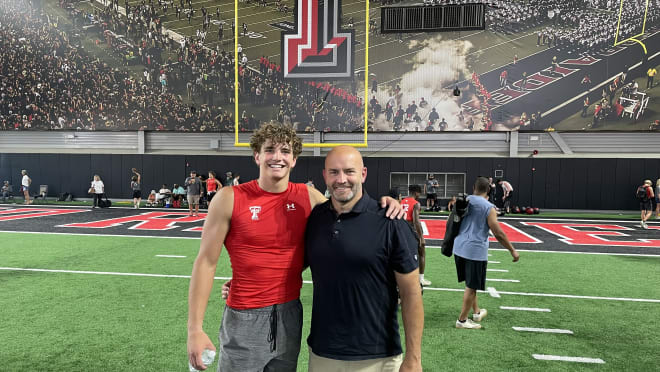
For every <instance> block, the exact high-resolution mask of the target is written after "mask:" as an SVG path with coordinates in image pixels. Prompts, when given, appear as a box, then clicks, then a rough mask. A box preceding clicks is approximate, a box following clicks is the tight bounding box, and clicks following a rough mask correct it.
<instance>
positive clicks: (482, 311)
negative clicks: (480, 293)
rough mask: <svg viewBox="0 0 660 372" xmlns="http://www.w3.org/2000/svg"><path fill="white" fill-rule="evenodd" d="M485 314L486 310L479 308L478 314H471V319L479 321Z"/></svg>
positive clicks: (486, 313)
mask: <svg viewBox="0 0 660 372" xmlns="http://www.w3.org/2000/svg"><path fill="white" fill-rule="evenodd" d="M486 315H488V310H486V309H481V311H479V314H472V320H474V321H475V322H480V321H482V320H483V319H484V318H485V317H486Z"/></svg>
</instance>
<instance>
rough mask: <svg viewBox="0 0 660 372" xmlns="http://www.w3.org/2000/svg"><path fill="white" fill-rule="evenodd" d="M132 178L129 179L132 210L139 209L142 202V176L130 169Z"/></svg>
mask: <svg viewBox="0 0 660 372" xmlns="http://www.w3.org/2000/svg"><path fill="white" fill-rule="evenodd" d="M131 171H132V172H133V177H131V190H132V191H133V208H135V209H140V202H141V201H142V176H141V175H140V173H138V171H137V169H135V168H132V169H131Z"/></svg>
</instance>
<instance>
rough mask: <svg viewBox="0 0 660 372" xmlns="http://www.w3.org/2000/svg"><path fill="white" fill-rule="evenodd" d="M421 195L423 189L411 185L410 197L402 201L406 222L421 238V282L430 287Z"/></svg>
mask: <svg viewBox="0 0 660 372" xmlns="http://www.w3.org/2000/svg"><path fill="white" fill-rule="evenodd" d="M421 194H422V188H421V187H420V186H419V185H410V186H409V187H408V195H410V196H409V197H407V198H405V199H403V200H401V207H403V210H404V211H406V221H408V223H409V224H410V226H411V227H412V229H413V231H415V232H416V233H417V237H418V238H419V247H418V251H417V253H418V254H419V282H420V283H421V284H422V285H423V286H429V285H431V281H430V280H426V279H424V268H425V266H426V242H425V241H424V229H422V222H421V221H420V219H419V212H420V210H421V209H422V207H421V205H420V204H419V196H420V195H421Z"/></svg>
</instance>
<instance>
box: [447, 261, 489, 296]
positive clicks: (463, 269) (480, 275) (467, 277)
mask: <svg viewBox="0 0 660 372" xmlns="http://www.w3.org/2000/svg"><path fill="white" fill-rule="evenodd" d="M454 261H455V262H456V274H457V276H458V282H459V283H460V282H465V286H466V287H468V288H470V289H478V290H482V291H483V290H485V289H486V266H488V261H474V260H470V259H467V258H463V257H460V256H457V255H454Z"/></svg>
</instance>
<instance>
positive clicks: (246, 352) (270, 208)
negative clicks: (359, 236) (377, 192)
mask: <svg viewBox="0 0 660 372" xmlns="http://www.w3.org/2000/svg"><path fill="white" fill-rule="evenodd" d="M250 147H251V148H252V150H253V153H254V161H255V163H256V164H257V166H258V167H259V178H258V179H257V180H253V181H250V182H247V183H244V184H241V185H238V186H234V187H223V188H222V189H220V191H219V192H218V193H217V195H216V196H215V197H214V198H213V201H212V202H211V204H210V205H209V212H208V215H207V217H206V221H205V222H204V228H203V231H202V241H201V244H200V250H199V254H198V256H197V259H196V260H195V264H194V266H193V272H192V277H191V279H190V290H189V295H188V359H189V362H190V364H191V365H192V366H193V367H195V368H196V369H198V370H204V369H206V368H207V366H205V365H204V364H203V363H202V352H203V350H204V349H210V350H215V346H214V345H213V342H211V340H210V339H209V337H208V335H207V334H206V333H205V332H204V331H203V329H202V324H203V321H204V314H205V312H206V307H207V305H208V299H209V296H210V294H211V289H212V287H213V277H214V275H215V271H216V266H217V263H218V259H219V258H220V252H221V250H222V246H223V245H224V246H225V247H226V248H227V252H228V254H229V259H230V261H231V266H232V281H231V292H230V293H229V297H228V299H227V306H225V310H224V313H223V317H222V325H221V327H220V336H219V339H220V352H219V353H218V370H220V371H278V372H279V371H282V372H287V371H295V370H296V367H297V361H298V354H299V353H300V340H301V336H302V305H301V303H300V300H299V297H300V288H301V287H302V275H301V274H302V271H303V265H304V264H303V259H304V236H305V227H306V224H307V218H308V217H309V214H310V213H311V210H312V208H313V207H314V206H316V205H317V204H320V203H323V202H325V201H326V198H325V197H324V196H323V195H322V194H321V193H320V192H319V191H318V190H316V189H315V188H313V187H308V186H306V185H305V184H302V183H292V182H289V175H290V172H291V169H293V167H295V165H296V160H297V158H298V155H299V154H300V153H301V152H302V142H301V140H300V138H299V137H298V136H297V135H296V133H295V131H294V130H293V129H291V128H289V127H286V126H283V125H274V124H266V125H264V126H262V127H261V128H260V129H259V130H258V131H256V132H255V133H254V135H253V136H252V139H251V141H250ZM384 204H385V203H384V201H381V205H383V206H384ZM397 207H398V203H396V202H395V201H392V200H391V198H390V210H388V213H387V215H388V216H390V215H391V216H392V218H394V215H397V214H398V213H392V212H394V211H392V209H393V208H394V209H396V208H397ZM397 212H398V211H397Z"/></svg>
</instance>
